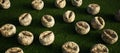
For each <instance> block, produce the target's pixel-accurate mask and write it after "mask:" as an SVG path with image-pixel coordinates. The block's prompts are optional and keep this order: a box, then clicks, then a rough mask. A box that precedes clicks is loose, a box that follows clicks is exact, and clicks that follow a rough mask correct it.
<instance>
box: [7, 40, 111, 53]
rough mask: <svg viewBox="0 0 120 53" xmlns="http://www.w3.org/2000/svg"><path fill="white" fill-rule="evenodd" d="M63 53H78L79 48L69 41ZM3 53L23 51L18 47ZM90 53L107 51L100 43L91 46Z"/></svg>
mask: <svg viewBox="0 0 120 53" xmlns="http://www.w3.org/2000/svg"><path fill="white" fill-rule="evenodd" d="M62 52H63V53H79V52H80V47H79V45H78V44H77V43H75V42H72V41H69V42H66V43H64V44H63V45H62ZM5 53H24V51H23V49H22V48H20V47H12V48H8V49H7V50H6V51H5ZM90 53H109V49H108V48H107V47H106V46H105V45H104V44H101V43H98V44H95V45H93V47H92V48H91V50H90Z"/></svg>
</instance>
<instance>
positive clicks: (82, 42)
mask: <svg viewBox="0 0 120 53" xmlns="http://www.w3.org/2000/svg"><path fill="white" fill-rule="evenodd" d="M31 1H32V0H11V5H12V6H11V7H10V9H8V10H3V9H0V20H1V22H0V26H2V25H4V24H6V23H12V24H14V25H16V27H17V33H16V34H15V35H14V37H10V38H5V37H3V36H2V35H0V42H1V43H0V53H4V52H5V51H6V50H7V49H8V48H10V47H14V46H18V47H21V48H22V49H23V50H24V53H62V49H61V46H62V45H63V44H64V43H65V42H67V41H74V42H76V43H77V44H78V45H79V46H80V53H90V49H91V47H92V46H93V45H94V44H97V43H102V44H105V45H106V46H107V47H108V48H109V51H110V53H119V52H120V50H119V49H120V47H119V46H120V41H119V40H118V42H117V43H115V44H113V45H109V44H106V43H104V42H103V41H102V40H101V32H102V30H94V29H93V28H92V27H91V30H90V32H89V33H88V34H87V35H85V36H82V35H79V34H77V33H76V32H75V29H74V25H75V23H76V22H77V21H87V22H88V23H90V21H91V19H92V18H93V17H94V16H93V15H90V14H88V13H87V12H86V8H87V5H88V4H90V3H97V4H99V5H100V6H101V11H100V13H99V14H98V16H102V17H103V19H104V20H105V21H106V25H105V28H104V29H107V28H110V29H113V30H115V31H116V32H117V33H118V35H120V29H119V26H120V23H119V22H117V21H115V19H114V13H115V12H116V11H118V9H120V5H119V2H120V0H103V1H102V0H83V4H82V6H81V7H74V6H72V4H71V2H70V0H67V5H66V7H65V8H64V9H59V8H57V7H55V5H54V2H55V0H43V1H44V2H45V6H44V8H43V9H42V10H41V11H37V10H34V9H33V8H32V7H31ZM67 10H72V11H74V12H75V14H76V19H75V21H74V22H73V23H70V24H68V23H65V22H64V21H63V19H62V15H63V13H64V12H65V11H67ZM25 12H28V13H31V15H32V17H33V21H32V23H31V25H30V26H28V27H24V26H21V25H20V24H19V22H18V17H19V16H20V15H21V14H22V13H25ZM45 14H50V15H52V16H53V17H54V18H55V22H56V24H55V26H54V27H53V28H50V29H49V28H45V27H43V26H42V24H41V17H42V16H43V15H45ZM22 30H28V31H31V32H32V33H33V34H34V36H35V39H34V42H33V43H32V44H31V45H30V46H22V45H20V44H19V43H18V41H17V34H18V33H19V32H20V31H22ZM46 30H51V31H53V32H54V34H55V41H54V43H53V44H52V45H50V46H47V47H46V46H43V45H41V44H40V43H39V40H38V37H39V34H40V33H41V32H43V31H46Z"/></svg>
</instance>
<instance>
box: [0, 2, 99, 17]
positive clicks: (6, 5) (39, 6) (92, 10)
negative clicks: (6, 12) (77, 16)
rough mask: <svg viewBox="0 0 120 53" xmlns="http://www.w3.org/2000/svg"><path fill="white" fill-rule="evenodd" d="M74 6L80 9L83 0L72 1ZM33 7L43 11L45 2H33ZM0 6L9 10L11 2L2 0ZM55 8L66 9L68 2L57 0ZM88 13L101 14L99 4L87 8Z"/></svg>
mask: <svg viewBox="0 0 120 53" xmlns="http://www.w3.org/2000/svg"><path fill="white" fill-rule="evenodd" d="M71 2H72V4H73V5H74V6H77V7H80V6H81V5H82V3H83V2H82V0H71ZM31 4H32V7H33V8H34V9H36V10H42V9H43V7H44V2H43V1H42V0H33V1H32V3H31ZM0 6H1V7H2V8H3V9H9V8H10V6H11V2H10V0H0ZM55 6H56V7H58V8H64V7H65V6H66V0H56V1H55ZM87 11H88V13H90V14H92V15H95V14H97V13H99V11H100V6H99V5H98V4H94V3H93V4H89V5H88V8H87Z"/></svg>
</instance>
